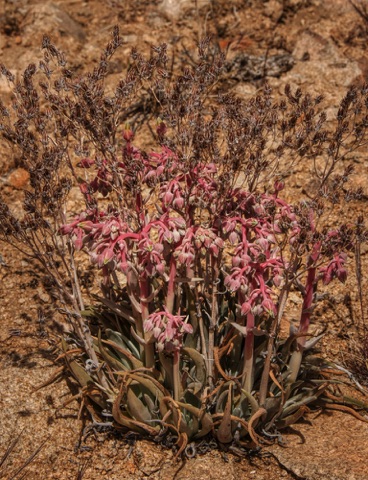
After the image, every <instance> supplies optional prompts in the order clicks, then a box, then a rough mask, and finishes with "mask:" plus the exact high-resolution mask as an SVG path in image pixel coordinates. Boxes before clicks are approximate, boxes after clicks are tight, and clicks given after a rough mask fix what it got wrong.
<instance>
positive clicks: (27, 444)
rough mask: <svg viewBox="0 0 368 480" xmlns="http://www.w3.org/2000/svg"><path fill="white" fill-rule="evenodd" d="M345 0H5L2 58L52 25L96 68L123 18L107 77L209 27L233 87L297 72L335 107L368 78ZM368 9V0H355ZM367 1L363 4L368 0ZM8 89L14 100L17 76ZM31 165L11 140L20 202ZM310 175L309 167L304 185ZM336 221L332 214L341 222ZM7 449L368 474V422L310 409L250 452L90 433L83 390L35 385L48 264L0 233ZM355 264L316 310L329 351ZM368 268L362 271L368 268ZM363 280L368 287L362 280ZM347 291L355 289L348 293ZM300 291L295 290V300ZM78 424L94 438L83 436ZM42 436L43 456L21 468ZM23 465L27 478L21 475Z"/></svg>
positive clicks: (92, 467) (297, 82)
mask: <svg viewBox="0 0 368 480" xmlns="http://www.w3.org/2000/svg"><path fill="white" fill-rule="evenodd" d="M352 3H353V2H349V1H348V0H325V1H322V0H309V1H308V0H269V1H261V0H255V1H246V0H212V1H209V0H197V1H194V0H166V1H162V0H105V1H101V0H88V1H83V0H55V1H53V2H51V1H50V0H42V1H41V0H0V35H1V36H0V59H1V63H4V64H5V65H6V66H7V67H8V68H9V69H10V70H11V72H12V73H14V74H15V75H16V76H19V75H21V72H22V71H23V70H24V68H25V67H26V66H27V65H28V63H30V62H37V61H38V60H39V59H40V58H41V42H42V36H43V35H44V34H45V33H47V34H49V35H50V36H51V37H52V39H53V41H54V42H55V43H56V44H57V45H58V47H60V48H61V49H62V50H63V51H64V52H65V53H66V55H67V57H68V59H69V60H70V62H71V64H72V65H73V67H74V68H76V69H80V70H81V71H82V70H84V69H85V68H91V67H93V65H94V64H95V63H96V61H97V60H98V59H99V55H100V52H101V49H102V47H103V46H104V45H105V44H106V43H107V41H108V40H109V34H110V32H111V30H112V28H113V27H114V25H119V26H120V29H121V34H122V37H123V41H124V45H123V48H122V49H121V52H120V54H119V56H118V58H117V59H116V61H114V62H113V64H112V67H111V72H110V74H109V76H110V77H111V79H112V80H116V79H118V78H119V75H120V74H121V72H122V71H123V70H124V68H125V66H126V65H127V62H128V57H129V53H130V50H131V48H132V47H133V46H137V47H138V48H139V49H140V50H141V51H142V52H146V53H147V52H149V48H150V46H151V45H157V44H159V43H161V42H166V43H167V44H168V46H169V51H170V52H172V53H174V54H175V52H177V53H176V54H177V55H178V56H180V55H181V57H182V58H181V60H180V61H181V62H182V63H185V62H186V61H188V62H189V61H190V58H189V57H186V56H185V55H184V54H182V53H180V52H183V46H185V48H186V49H187V51H188V52H191V51H194V48H195V44H196V42H197V41H198V39H199V38H201V36H203V35H204V34H206V33H210V34H211V35H212V38H213V41H214V42H216V43H218V44H219V45H220V47H221V48H224V49H228V61H229V65H230V67H229V71H228V73H227V76H226V82H225V84H226V88H228V89H229V90H232V91H233V92H235V93H236V94H237V95H239V96H243V97H244V98H249V97H250V96H252V95H254V94H256V93H257V90H258V89H259V88H260V87H261V86H262V84H263V82H264V81H265V79H267V81H268V82H269V83H270V84H271V86H272V87H273V91H274V93H275V95H279V94H281V93H282V92H283V89H284V87H285V85H286V84H287V83H290V84H291V85H292V87H293V88H295V87H302V88H303V89H305V90H307V91H309V92H310V93H312V94H323V95H324V97H325V99H326V104H327V105H328V114H329V115H330V116H331V118H332V116H333V114H334V112H336V108H337V105H338V102H339V100H340V99H341V98H342V97H343V95H344V94H345V92H346V89H347V88H348V87H349V86H350V85H353V84H361V83H362V82H364V81H368V57H367V45H368V43H367V41H368V14H367V15H366V17H365V18H364V15H361V14H359V12H357V10H356V9H355V8H354V6H353V5H352ZM355 4H356V5H358V6H359V8H360V9H361V11H362V12H363V14H364V12H368V4H367V2H366V1H365V0H355ZM364 8H365V9H364ZM0 96H1V98H2V99H3V100H5V101H7V100H8V101H9V97H10V91H9V87H8V85H7V83H6V82H5V81H4V80H0ZM355 163H356V174H355V176H354V179H353V180H354V182H355V184H356V185H357V186H361V187H363V189H364V190H365V194H367V191H368V189H367V183H368V161H367V156H364V152H363V153H362V154H360V155H359V156H357V158H356V161H355ZM27 181H28V177H27V175H26V172H25V171H24V170H22V168H21V167H20V166H19V165H18V164H17V161H16V158H13V156H12V154H11V152H10V151H8V150H2V151H0V186H1V190H2V195H4V196H6V197H7V198H8V199H9V201H10V202H11V203H12V205H13V207H14V208H17V206H18V205H20V204H21V200H22V190H23V189H24V188H26V187H27ZM311 181H312V179H311V178H310V177H308V172H304V171H300V172H297V175H296V183H295V185H293V188H294V190H295V194H296V195H299V196H301V195H303V192H304V191H305V189H306V188H307V187H308V184H309V183H310V182H311ZM366 202H367V197H366V196H365V197H363V199H362V201H359V202H355V203H354V204H352V205H351V207H350V210H349V217H350V219H351V221H354V218H356V217H357V216H358V215H359V214H362V213H364V211H365V212H366V211H367V208H366V205H367V203H366ZM333 221H334V220H333V219H332V220H331V222H333ZM362 253H363V255H362V258H363V267H364V271H363V277H364V278H363V289H364V288H365V291H366V287H367V279H366V272H367V255H366V254H365V253H366V251H365V250H364V249H363V252H362ZM0 254H1V256H0V282H1V283H0V325H1V328H0V342H1V343H0V391H1V394H0V459H1V458H2V456H3V454H4V453H5V452H6V449H7V448H8V447H9V445H10V444H11V442H12V441H14V440H15V439H17V438H18V443H17V444H16V446H15V447H14V449H13V451H12V452H11V454H10V455H9V457H8V459H7V461H6V463H5V464H4V465H3V467H2V468H1V467H0V477H1V476H2V475H3V477H2V478H6V479H11V478H17V479H18V478H26V479H30V480H32V479H65V480H66V479H81V478H83V479H85V480H92V479H93V480H99V479H102V478H106V479H111V480H115V479H116V480H118V479H119V480H122V479H145V478H152V479H162V480H165V479H168V480H170V479H174V478H175V479H177V480H184V479H194V478H196V479H198V480H202V479H203V480H205V479H206V480H207V479H212V480H217V479H222V478H227V479H229V480H231V479H240V478H249V479H257V480H262V479H265V480H266V479H268V480H276V479H306V480H318V479H321V480H322V479H323V480H364V479H366V478H368V473H367V471H366V470H365V467H366V459H367V458H368V442H367V438H368V425H367V424H366V423H362V422H359V421H358V420H356V419H355V418H353V417H351V416H349V415H346V414H342V413H339V412H334V413H332V414H331V413H329V414H326V413H320V412H314V413H311V414H310V415H309V416H308V418H307V421H303V422H301V423H299V424H297V425H295V426H294V427H293V429H290V430H289V431H287V432H286V433H285V434H284V435H283V446H280V445H274V446H272V447H269V448H267V449H265V450H263V451H262V452H260V453H259V452H258V453H257V452H250V455H249V457H248V458H239V457H237V456H235V455H233V454H230V453H227V452H219V451H217V450H212V451H209V452H207V453H206V454H204V455H199V456H197V457H196V458H194V459H191V460H187V461H185V462H184V463H181V462H178V461H174V455H173V453H172V452H171V451H169V450H164V449H162V448H161V447H159V446H157V445H154V444H152V443H148V442H145V441H137V442H135V441H133V439H129V438H128V439H125V440H122V439H121V438H119V437H118V436H114V435H112V434H107V433H94V432H90V434H88V435H87V433H88V432H87V430H88V428H87V430H86V429H85V428H86V426H87V425H88V423H84V422H83V421H82V420H81V419H78V417H79V404H78V402H77V401H73V402H71V403H69V405H68V406H67V407H65V408H60V406H61V405H62V404H63V403H64V402H65V401H66V400H67V399H68V398H70V397H71V396H72V395H73V393H74V394H75V390H73V388H75V387H73V385H72V384H71V383H70V381H68V380H67V379H65V378H61V379H60V380H59V381H57V382H56V383H53V384H51V385H48V386H46V387H45V388H43V389H40V390H36V391H35V387H37V386H39V385H41V384H43V383H44V382H46V381H47V380H48V379H49V378H50V376H51V375H52V374H53V373H54V372H55V369H56V368H57V367H56V366H55V363H54V361H55V358H56V356H57V343H58V338H59V337H58V335H59V332H60V327H59V323H58V322H59V319H58V318H57V317H56V316H55V314H54V313H53V311H52V309H50V308H49V305H50V303H51V299H50V297H49V295H48V293H47V292H45V291H44V290H43V289H42V286H41V285H42V281H41V280H42V272H40V271H39V270H38V269H37V266H36V265H35V264H33V263H30V262H29V260H28V259H27V258H24V257H23V256H22V255H21V254H20V253H19V252H17V251H15V250H13V249H12V248H10V247H9V246H8V245H3V244H2V245H0ZM351 269H352V272H353V273H352V275H351V280H350V283H348V285H347V288H345V289H343V288H340V289H336V290H335V291H334V292H333V293H334V295H333V297H332V299H330V300H329V301H327V302H325V303H324V306H323V308H321V309H319V310H318V311H317V312H316V315H315V322H316V323H317V324H321V325H322V324H323V325H325V326H326V325H327V332H328V333H327V335H326V337H325V339H324V342H323V347H322V354H323V355H325V357H326V358H328V359H331V360H334V361H336V362H338V363H339V364H340V365H344V362H345V361H346V358H347V355H349V348H350V346H351V342H352V341H354V339H357V337H356V331H357V326H358V324H359V318H360V311H359V305H358V302H357V292H356V285H355V283H356V282H355V281H354V262H353V258H352V259H351ZM364 273H365V275H364ZM363 291H364V290H363ZM346 299H348V300H349V301H347V300H346ZM296 301H297V300H296ZM81 435H82V437H83V441H82V442H80V439H81ZM39 447H40V450H39V452H38V455H37V456H36V457H35V458H34V460H33V461H32V462H30V464H29V465H28V466H27V467H26V468H25V469H24V470H23V471H22V472H20V473H19V474H17V475H16V476H15V477H14V474H16V473H17V470H18V469H19V468H20V467H21V466H22V465H23V463H24V462H25V461H26V460H27V459H28V458H29V457H30V456H31V455H32V453H33V452H35V451H36V450H37V449H38V448H39ZM22 475H24V477H23V476H22Z"/></svg>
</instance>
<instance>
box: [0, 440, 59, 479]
mask: <svg viewBox="0 0 368 480" xmlns="http://www.w3.org/2000/svg"><path fill="white" fill-rule="evenodd" d="M22 434H23V431H22V432H21V433H20V434H19V435H18V436H17V437H16V438H15V439H14V440H13V441H12V442H11V444H10V445H9V447H8V448H7V449H6V452H5V453H4V455H3V456H2V458H1V460H0V475H1V478H4V477H2V475H3V474H5V472H3V471H2V470H3V467H4V465H5V464H6V461H7V459H8V458H9V456H10V455H11V453H12V452H13V451H14V448H15V447H16V445H17V444H18V442H19V440H20V438H21V436H22ZM49 438H50V437H48V438H46V440H44V441H43V442H42V443H41V445H40V446H39V447H38V448H37V449H36V450H35V451H34V452H33V453H31V455H30V456H29V457H28V458H27V459H26V460H25V461H24V462H23V464H22V465H21V466H20V467H19V468H18V470H16V471H15V472H14V473H11V474H10V475H9V476H8V479H7V480H21V479H22V478H25V476H26V473H24V474H23V475H22V476H21V477H19V475H20V474H21V473H22V472H23V470H24V469H25V468H26V467H28V465H29V464H30V463H32V462H33V460H34V459H35V458H36V456H37V455H38V454H39V453H40V451H41V450H42V448H43V447H44V445H45V444H46V442H47V441H48V440H49Z"/></svg>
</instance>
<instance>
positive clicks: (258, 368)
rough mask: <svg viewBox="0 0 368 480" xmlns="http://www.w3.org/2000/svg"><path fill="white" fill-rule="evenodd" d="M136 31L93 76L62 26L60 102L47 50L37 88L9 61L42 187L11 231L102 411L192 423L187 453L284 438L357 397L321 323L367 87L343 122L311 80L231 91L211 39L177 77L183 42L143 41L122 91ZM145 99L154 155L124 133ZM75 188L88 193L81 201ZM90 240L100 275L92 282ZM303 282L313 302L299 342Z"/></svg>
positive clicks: (362, 130)
mask: <svg viewBox="0 0 368 480" xmlns="http://www.w3.org/2000/svg"><path fill="white" fill-rule="evenodd" d="M120 45H121V39H120V37H119V31H118V29H117V28H116V29H115V30H114V33H113V39H112V41H111V42H110V43H109V44H108V46H107V48H106V50H105V51H104V52H103V55H102V57H101V61H100V63H99V65H98V67H96V68H95V69H94V70H93V72H90V73H89V74H87V75H86V76H84V77H76V76H73V72H71V71H70V70H68V69H67V68H66V61H65V58H64V56H63V55H62V54H61V53H60V52H59V51H58V50H57V49H56V48H55V47H54V46H53V45H52V44H51V42H50V40H49V39H48V38H45V39H44V43H43V48H44V49H45V57H44V60H43V61H42V62H40V70H41V71H42V72H44V76H45V80H44V81H43V82H41V83H40V89H41V92H42V95H43V100H44V102H45V103H46V104H47V105H48V107H50V108H47V109H44V106H43V104H42V103H41V102H40V95H39V92H38V91H37V88H36V87H35V85H34V83H33V78H34V75H35V74H36V72H37V68H36V66H35V65H30V66H29V67H28V69H27V70H26V72H25V74H24V77H23V80H22V82H21V83H20V84H15V81H14V78H13V77H12V75H11V73H10V72H9V71H8V70H7V69H6V68H5V67H2V73H3V74H4V75H5V76H6V77H7V78H8V80H9V82H11V83H13V84H14V91H15V93H16V95H15V97H16V99H17V102H18V103H15V104H14V105H15V107H14V112H15V115H16V116H17V118H18V121H17V122H15V123H12V121H11V118H12V117H11V115H10V113H9V111H8V110H7V109H6V108H5V107H4V106H3V105H0V106H1V123H0V126H1V131H2V134H3V136H4V138H5V139H6V140H8V141H10V142H12V143H13V144H15V145H17V146H18V147H19V148H20V150H21V152H22V159H23V161H24V162H25V165H26V166H27V168H28V169H29V172H30V182H31V187H32V190H31V191H28V192H26V193H25V201H24V211H25V215H24V217H23V218H22V219H18V218H16V217H15V216H14V214H13V213H12V211H11V209H10V208H9V206H8V205H7V204H6V202H2V203H1V204H0V219H1V230H0V233H1V236H2V238H3V239H5V241H8V242H10V243H14V244H15V245H17V246H18V248H19V249H20V250H21V251H26V252H28V254H29V255H31V256H33V257H34V258H35V259H37V260H38V261H39V262H40V264H41V265H42V266H43V268H44V271H45V272H46V274H47V276H48V279H49V280H48V281H49V284H50V285H51V287H52V288H53V289H54V291H55V292H57V293H56V294H55V295H56V296H57V297H58V301H59V303H61V305H62V311H63V312H64V313H65V314H66V316H67V318H68V319H69V321H70V326H71V328H70V330H71V331H70V332H69V334H68V338H64V339H63V341H62V350H63V354H62V357H63V358H64V359H65V362H66V365H67V367H68V369H69V370H70V372H71V373H72V374H73V376H74V377H75V379H76V380H77V381H78V383H79V385H80V387H81V398H82V402H83V405H84V406H85V407H86V408H87V409H88V410H89V412H90V413H91V415H92V418H93V421H94V422H97V423H98V424H104V423H105V424H106V422H104V418H105V416H106V415H112V417H113V420H114V422H113V424H114V425H115V426H118V427H120V428H122V429H124V430H127V431H134V432H137V433H138V434H140V435H142V436H149V437H151V438H153V439H155V440H156V441H161V442H163V443H164V442H165V441H166V440H167V439H168V438H170V442H172V439H175V442H176V445H177V454H178V455H180V454H181V453H182V452H183V451H184V450H186V449H187V446H188V442H200V441H201V439H204V438H211V437H212V438H213V437H214V438H215V439H216V440H217V441H218V442H219V443H221V444H225V445H230V446H231V445H237V446H240V447H246V446H252V445H260V444H262V443H267V442H269V441H271V440H272V439H273V438H277V435H278V432H279V430H280V429H282V428H284V427H286V426H288V425H290V424H292V423H294V422H295V421H297V420H298V419H299V418H300V417H301V416H303V415H304V414H305V413H306V411H308V408H309V406H310V405H318V406H320V405H324V406H325V407H328V408H334V407H333V405H335V406H336V402H343V403H344V402H345V406H344V407H343V408H344V409H345V410H348V411H350V410H349V408H350V407H348V406H347V405H346V403H347V402H349V400H347V399H346V398H344V397H342V396H339V395H338V391H337V388H338V382H337V381H336V380H332V379H330V378H329V372H331V371H332V369H331V368H330V365H328V364H326V362H323V361H322V360H319V359H318V357H315V356H314V355H313V354H310V353H309V352H310V349H312V348H313V346H314V345H315V344H316V342H317V341H318V340H319V339H320V336H319V335H317V336H314V335H312V334H311V333H310V323H311V319H312V314H313V308H314V306H315V303H316V301H317V296H316V293H317V291H318V288H320V287H321V285H322V284H324V285H325V286H328V285H329V284H330V283H331V282H332V281H336V280H337V281H340V282H342V283H344V282H345V280H346V278H347V270H346V268H347V267H346V264H347V260H348V257H347V253H348V252H349V251H351V250H352V249H353V248H354V238H355V237H354V235H356V233H357V232H356V228H355V227H354V226H351V225H345V224H342V225H340V226H338V227H337V228H334V229H326V228H325V227H324V226H323V212H324V209H325V206H326V204H330V205H334V204H336V203H338V202H339V201H348V200H349V199H351V198H359V195H360V194H361V192H360V191H357V192H353V191H351V190H346V189H345V187H344V186H345V185H346V182H347V181H348V178H349V175H350V174H351V173H352V167H351V166H349V165H346V163H345V161H346V158H347V157H348V155H349V153H351V152H353V151H354V149H356V148H358V147H359V146H360V145H361V144H362V143H363V141H364V139H365V138H366V132H367V127H368V124H367V121H366V118H367V116H366V110H367V107H368V100H367V99H368V89H367V88H366V87H362V88H361V89H357V88H352V89H350V90H349V92H348V93H347V95H346V97H345V98H344V99H343V100H342V102H341V104H340V108H339V110H338V114H337V119H336V126H335V127H334V128H332V129H331V128H330V127H329V126H328V125H327V124H326V115H325V114H324V113H323V112H322V113H319V112H318V108H319V107H318V105H319V104H320V102H321V98H320V97H316V98H314V99H313V98H312V97H311V96H310V95H308V94H307V95H303V93H302V92H301V91H300V90H297V91H296V92H292V90H291V88H290V87H287V88H286V91H285V98H284V99H282V100H280V101H276V100H274V99H273V98H272V95H271V94H272V91H271V88H270V87H269V86H267V85H266V86H265V88H264V90H263V92H262V94H260V95H259V96H257V97H256V98H254V99H252V100H250V101H246V102H243V101H241V100H240V99H237V98H236V97H235V96H234V95H232V94H229V93H227V92H225V93H224V92H221V91H220V90H218V91H216V88H217V81H218V79H219V77H220V73H221V69H222V67H223V62H224V55H223V54H222V53H221V52H216V51H214V50H213V49H211V47H210V43H209V41H208V40H205V41H203V42H201V44H200V45H199V60H198V62H197V63H196V64H195V65H194V66H193V67H192V68H185V69H184V70H183V72H182V73H181V74H180V75H179V76H178V77H177V78H176V79H175V78H172V77H170V74H169V72H168V69H167V63H168V57H167V53H166V46H164V45H162V46H159V47H155V48H154V49H153V50H152V55H151V57H150V58H149V59H148V60H145V59H144V58H143V57H142V56H141V55H139V54H138V53H137V52H136V51H135V50H133V52H132V56H131V61H132V64H131V66H130V68H129V70H128V72H127V74H126V76H125V77H124V78H122V80H121V81H120V82H119V84H118V85H117V87H116V89H115V90H114V93H113V95H112V96H111V95H107V94H105V93H104V82H105V79H106V76H107V72H108V69H107V65H108V61H109V59H110V58H111V57H112V55H113V54H114V52H115V51H116V49H118V48H119V46H120ZM53 62H54V63H55V64H56V65H55V69H59V75H60V76H59V78H58V80H57V81H55V82H54V83H52V82H51V81H50V79H51V78H52V76H53V74H54V72H53V70H52V69H51V65H53V64H54V63H53ZM147 92H148V93H147ZM213 92H215V93H216V95H213ZM139 95H142V97H141V98H143V99H141V101H140V102H138V104H139V106H140V107H142V105H146V104H148V105H150V106H151V107H150V108H151V114H152V110H154V107H153V105H155V108H156V110H155V111H154V114H152V116H156V131H154V129H153V128H152V127H151V130H152V134H153V138H154V142H155V144H156V145H157V144H158V146H157V148H156V149H155V150H154V151H144V150H142V149H140V148H138V147H137V144H139V141H137V142H136V141H135V140H136V133H135V131H134V128H133V127H132V126H130V125H129V124H127V123H125V126H124V127H123V129H121V121H122V120H123V121H125V120H126V119H127V117H133V118H135V121H136V125H137V124H139V123H140V122H141V121H142V117H141V116H140V115H139V113H138V111H139V108H138V107H137V106H136V101H137V98H140V97H139ZM214 97H216V99H215V98H214ZM137 108H138V111H137ZM156 113H159V114H160V117H158V115H156ZM147 115H148V114H147ZM152 116H151V120H152ZM143 120H144V119H143ZM146 120H147V119H146ZM143 123H144V122H143ZM121 130H122V131H121ZM75 156H78V157H79V159H78V160H77V161H75ZM321 158H322V159H323V161H322V160H321ZM298 161H300V162H301V161H302V162H304V163H305V162H309V164H310V163H312V165H314V166H315V177H316V181H317V183H318V187H317V189H316V191H314V192H312V191H311V192H309V195H308V197H307V198H306V199H304V200H302V201H300V202H295V203H293V202H291V201H289V200H286V199H285V198H283V197H282V192H283V190H284V187H285V181H284V179H285V178H286V177H287V176H288V172H289V170H290V169H291V167H292V166H293V165H295V164H296V163H297V162H298ZM320 162H322V163H320ZM342 167H343V169H342V170H341V168H342ZM65 171H66V172H69V174H67V175H66V176H64V175H65ZM73 184H74V185H75V186H78V187H79V190H80V194H81V197H82V199H83V201H84V208H80V210H79V211H78V212H76V213H74V214H72V213H71V212H69V211H68V208H67V206H68V202H67V196H68V193H69V191H70V189H71V187H72V185H73ZM344 192H345V193H344ZM343 193H344V195H345V196H344V198H343V200H342V195H343ZM359 228H360V235H362V227H361V226H360V227H359ZM27 249H28V250H27ZM80 252H84V253H85V254H86V255H88V257H89V259H90V263H91V265H92V267H93V268H94V269H95V271H96V272H99V274H100V276H101V277H100V278H101V281H100V282H99V283H98V284H97V285H96V283H95V289H94V292H95V293H93V294H92V293H90V295H89V296H87V294H86V293H88V292H86V291H84V290H83V288H82V285H81V277H82V274H83V271H84V270H85V264H83V261H82V263H79V262H80V261H81V253H80ZM96 289H97V290H96ZM96 291H98V292H99V293H96ZM291 292H293V293H294V294H297V295H299V296H300V299H301V309H300V317H299V322H298V324H297V326H296V327H292V326H291V327H290V334H289V336H288V338H284V337H283V336H282V335H281V334H280V327H281V324H282V322H284V321H285V311H286V309H287V306H288V300H289V295H290V293H291ZM86 305H87V306H86ZM339 407H341V405H339ZM354 407H355V408H360V407H362V408H363V407H364V405H357V403H356V402H355V404H354ZM351 411H352V412H354V413H355V414H357V413H356V412H355V410H351ZM357 415H358V414H357ZM360 418H361V419H363V420H366V419H365V417H360ZM107 423H108V424H109V425H111V424H112V422H107Z"/></svg>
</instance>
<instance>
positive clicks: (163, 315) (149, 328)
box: [143, 308, 193, 352]
mask: <svg viewBox="0 0 368 480" xmlns="http://www.w3.org/2000/svg"><path fill="white" fill-rule="evenodd" d="M143 328H144V331H145V332H152V334H153V336H154V338H155V339H156V346H157V350H158V351H159V352H162V351H163V350H166V351H167V352H173V351H175V350H180V348H181V347H182V343H183V336H184V334H186V333H193V327H192V326H191V325H190V324H189V323H187V322H186V317H185V316H182V315H172V314H171V313H169V312H168V311H167V309H166V308H165V310H163V311H160V312H155V313H152V314H151V315H150V316H149V317H148V318H147V320H146V321H145V322H144V325H143Z"/></svg>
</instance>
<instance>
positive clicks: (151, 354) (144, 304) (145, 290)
mask: <svg viewBox="0 0 368 480" xmlns="http://www.w3.org/2000/svg"><path fill="white" fill-rule="evenodd" d="M139 284H140V297H141V302H140V303H141V311H142V312H141V325H140V326H139V327H140V329H141V331H142V332H143V325H144V321H145V320H147V318H148V316H149V308H148V301H147V300H146V299H147V298H148V297H149V294H150V292H149V290H150V288H149V283H148V280H147V278H146V277H145V276H141V278H140V280H139ZM137 330H138V328H137ZM143 336H144V339H145V340H147V338H146V337H147V334H145V333H143ZM144 364H145V367H146V368H153V367H154V366H155V351H154V345H153V343H146V345H145V346H144Z"/></svg>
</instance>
